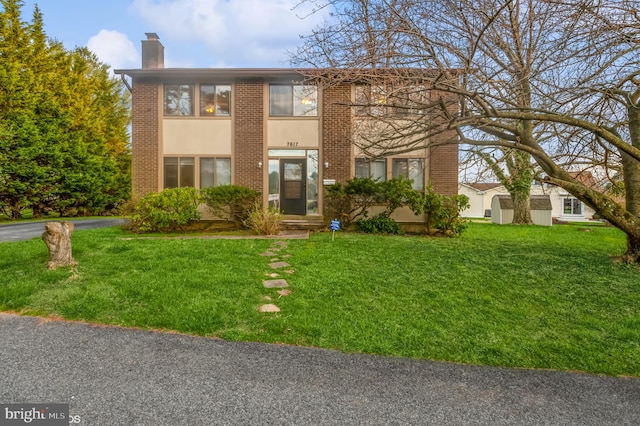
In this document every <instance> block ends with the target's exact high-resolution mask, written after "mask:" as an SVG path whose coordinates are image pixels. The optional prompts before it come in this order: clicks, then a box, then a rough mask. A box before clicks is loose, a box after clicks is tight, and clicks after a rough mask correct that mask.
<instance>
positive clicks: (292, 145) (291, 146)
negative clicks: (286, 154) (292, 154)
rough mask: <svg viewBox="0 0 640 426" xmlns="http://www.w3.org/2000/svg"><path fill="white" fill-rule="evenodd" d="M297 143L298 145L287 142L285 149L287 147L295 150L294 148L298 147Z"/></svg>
mask: <svg viewBox="0 0 640 426" xmlns="http://www.w3.org/2000/svg"><path fill="white" fill-rule="evenodd" d="M298 143H299V142H291V141H288V142H287V147H289V148H295V147H297V146H298Z"/></svg>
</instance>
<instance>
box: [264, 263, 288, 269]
mask: <svg viewBox="0 0 640 426" xmlns="http://www.w3.org/2000/svg"><path fill="white" fill-rule="evenodd" d="M269 266H270V267H271V269H280V268H286V267H289V266H291V265H289V264H288V263H287V262H271V263H270V264H269Z"/></svg>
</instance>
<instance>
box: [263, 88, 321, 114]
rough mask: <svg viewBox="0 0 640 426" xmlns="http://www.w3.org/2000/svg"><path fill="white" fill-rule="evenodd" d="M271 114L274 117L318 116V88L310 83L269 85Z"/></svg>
mask: <svg viewBox="0 0 640 426" xmlns="http://www.w3.org/2000/svg"><path fill="white" fill-rule="evenodd" d="M269 115H270V116H272V117H316V116H317V115H318V88H317V87H316V86H308V85H279V84H278V85H276V84H272V85H271V86H269Z"/></svg>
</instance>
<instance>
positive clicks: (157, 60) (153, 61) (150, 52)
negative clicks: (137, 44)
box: [142, 33, 164, 70]
mask: <svg viewBox="0 0 640 426" xmlns="http://www.w3.org/2000/svg"><path fill="white" fill-rule="evenodd" d="M144 34H145V35H146V36H147V39H146V40H142V69H143V70H144V69H157V68H164V46H163V45H162V43H160V37H158V34H156V33H144Z"/></svg>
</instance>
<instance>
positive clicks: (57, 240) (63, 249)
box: [42, 220, 78, 269]
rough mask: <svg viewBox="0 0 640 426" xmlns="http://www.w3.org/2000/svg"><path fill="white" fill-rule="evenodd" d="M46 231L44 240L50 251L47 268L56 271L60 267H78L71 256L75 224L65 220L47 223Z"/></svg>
mask: <svg viewBox="0 0 640 426" xmlns="http://www.w3.org/2000/svg"><path fill="white" fill-rule="evenodd" d="M44 229H45V232H43V233H42V240H43V241H44V243H45V244H46V245H47V248H48V249H49V262H48V263H47V268H49V269H56V268H58V267H60V266H76V265H78V262H76V261H75V260H73V256H72V255H71V233H72V232H73V223H71V222H67V221H64V220H63V221H62V222H47V223H46V224H45V225H44Z"/></svg>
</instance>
